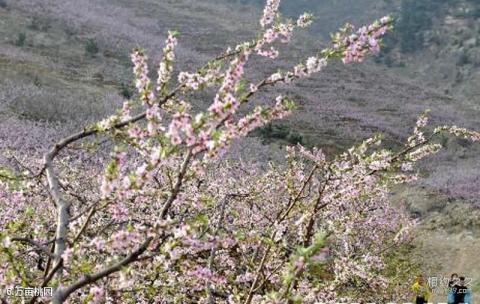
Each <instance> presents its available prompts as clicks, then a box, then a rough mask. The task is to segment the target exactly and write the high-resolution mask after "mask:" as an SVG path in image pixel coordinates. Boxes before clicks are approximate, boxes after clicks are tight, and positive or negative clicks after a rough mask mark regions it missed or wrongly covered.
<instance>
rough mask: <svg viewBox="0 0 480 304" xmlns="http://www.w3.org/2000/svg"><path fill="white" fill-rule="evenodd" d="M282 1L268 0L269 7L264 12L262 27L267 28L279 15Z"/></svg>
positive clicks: (261, 20) (261, 21)
mask: <svg viewBox="0 0 480 304" xmlns="http://www.w3.org/2000/svg"><path fill="white" fill-rule="evenodd" d="M279 6H280V0H267V5H266V6H265V8H264V10H263V17H262V19H260V25H261V26H262V27H266V26H267V25H269V24H271V23H272V22H273V21H274V19H275V16H276V15H277V12H278V8H279Z"/></svg>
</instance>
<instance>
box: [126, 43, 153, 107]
mask: <svg viewBox="0 0 480 304" xmlns="http://www.w3.org/2000/svg"><path fill="white" fill-rule="evenodd" d="M130 57H131V59H132V63H133V74H134V75H135V79H136V81H135V87H136V88H137V91H138V93H139V94H140V100H141V101H142V102H143V103H146V104H148V103H150V102H151V100H153V99H154V98H155V94H154V92H153V91H152V88H151V86H152V82H151V80H150V78H149V77H148V64H147V56H145V54H144V53H143V51H142V50H139V49H137V50H135V51H134V52H133V53H132V55H131V56H130Z"/></svg>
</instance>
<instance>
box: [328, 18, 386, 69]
mask: <svg viewBox="0 0 480 304" xmlns="http://www.w3.org/2000/svg"><path fill="white" fill-rule="evenodd" d="M392 22H393V19H392V18H391V17H388V16H387V17H383V18H381V19H380V20H379V21H376V22H374V23H372V24H371V25H369V26H363V27H361V28H359V29H358V30H356V31H355V28H354V27H353V26H352V25H351V24H347V25H345V27H344V28H343V29H342V30H341V31H340V32H339V33H337V34H335V35H334V36H333V40H334V50H335V51H341V52H342V55H343V58H342V61H343V63H345V64H347V63H350V62H361V61H363V59H364V58H365V55H366V53H367V52H368V51H370V52H372V53H374V54H376V53H378V52H379V51H380V39H381V38H382V36H383V35H385V33H386V32H387V31H388V30H389V29H391V27H392Z"/></svg>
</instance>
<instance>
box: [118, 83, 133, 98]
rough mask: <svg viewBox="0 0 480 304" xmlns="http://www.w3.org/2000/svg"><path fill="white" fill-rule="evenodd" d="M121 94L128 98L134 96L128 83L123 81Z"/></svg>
mask: <svg viewBox="0 0 480 304" xmlns="http://www.w3.org/2000/svg"><path fill="white" fill-rule="evenodd" d="M120 95H122V96H123V97H125V98H126V99H130V98H131V97H132V96H133V93H132V89H131V88H130V87H129V86H128V85H126V84H124V83H122V84H121V86H120Z"/></svg>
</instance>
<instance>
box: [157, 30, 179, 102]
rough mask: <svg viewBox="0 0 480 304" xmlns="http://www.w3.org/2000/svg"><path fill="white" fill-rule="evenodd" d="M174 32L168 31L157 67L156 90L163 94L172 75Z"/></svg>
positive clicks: (175, 40)
mask: <svg viewBox="0 0 480 304" xmlns="http://www.w3.org/2000/svg"><path fill="white" fill-rule="evenodd" d="M175 36H176V33H174V32H168V38H167V40H166V41H165V47H164V48H163V59H162V61H161V62H160V65H159V67H158V79H157V92H159V93H163V95H165V93H166V90H167V84H168V82H169V81H170V78H171V77H172V71H173V61H174V60H175V52H174V50H175V46H176V45H177V38H176V37H175Z"/></svg>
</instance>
